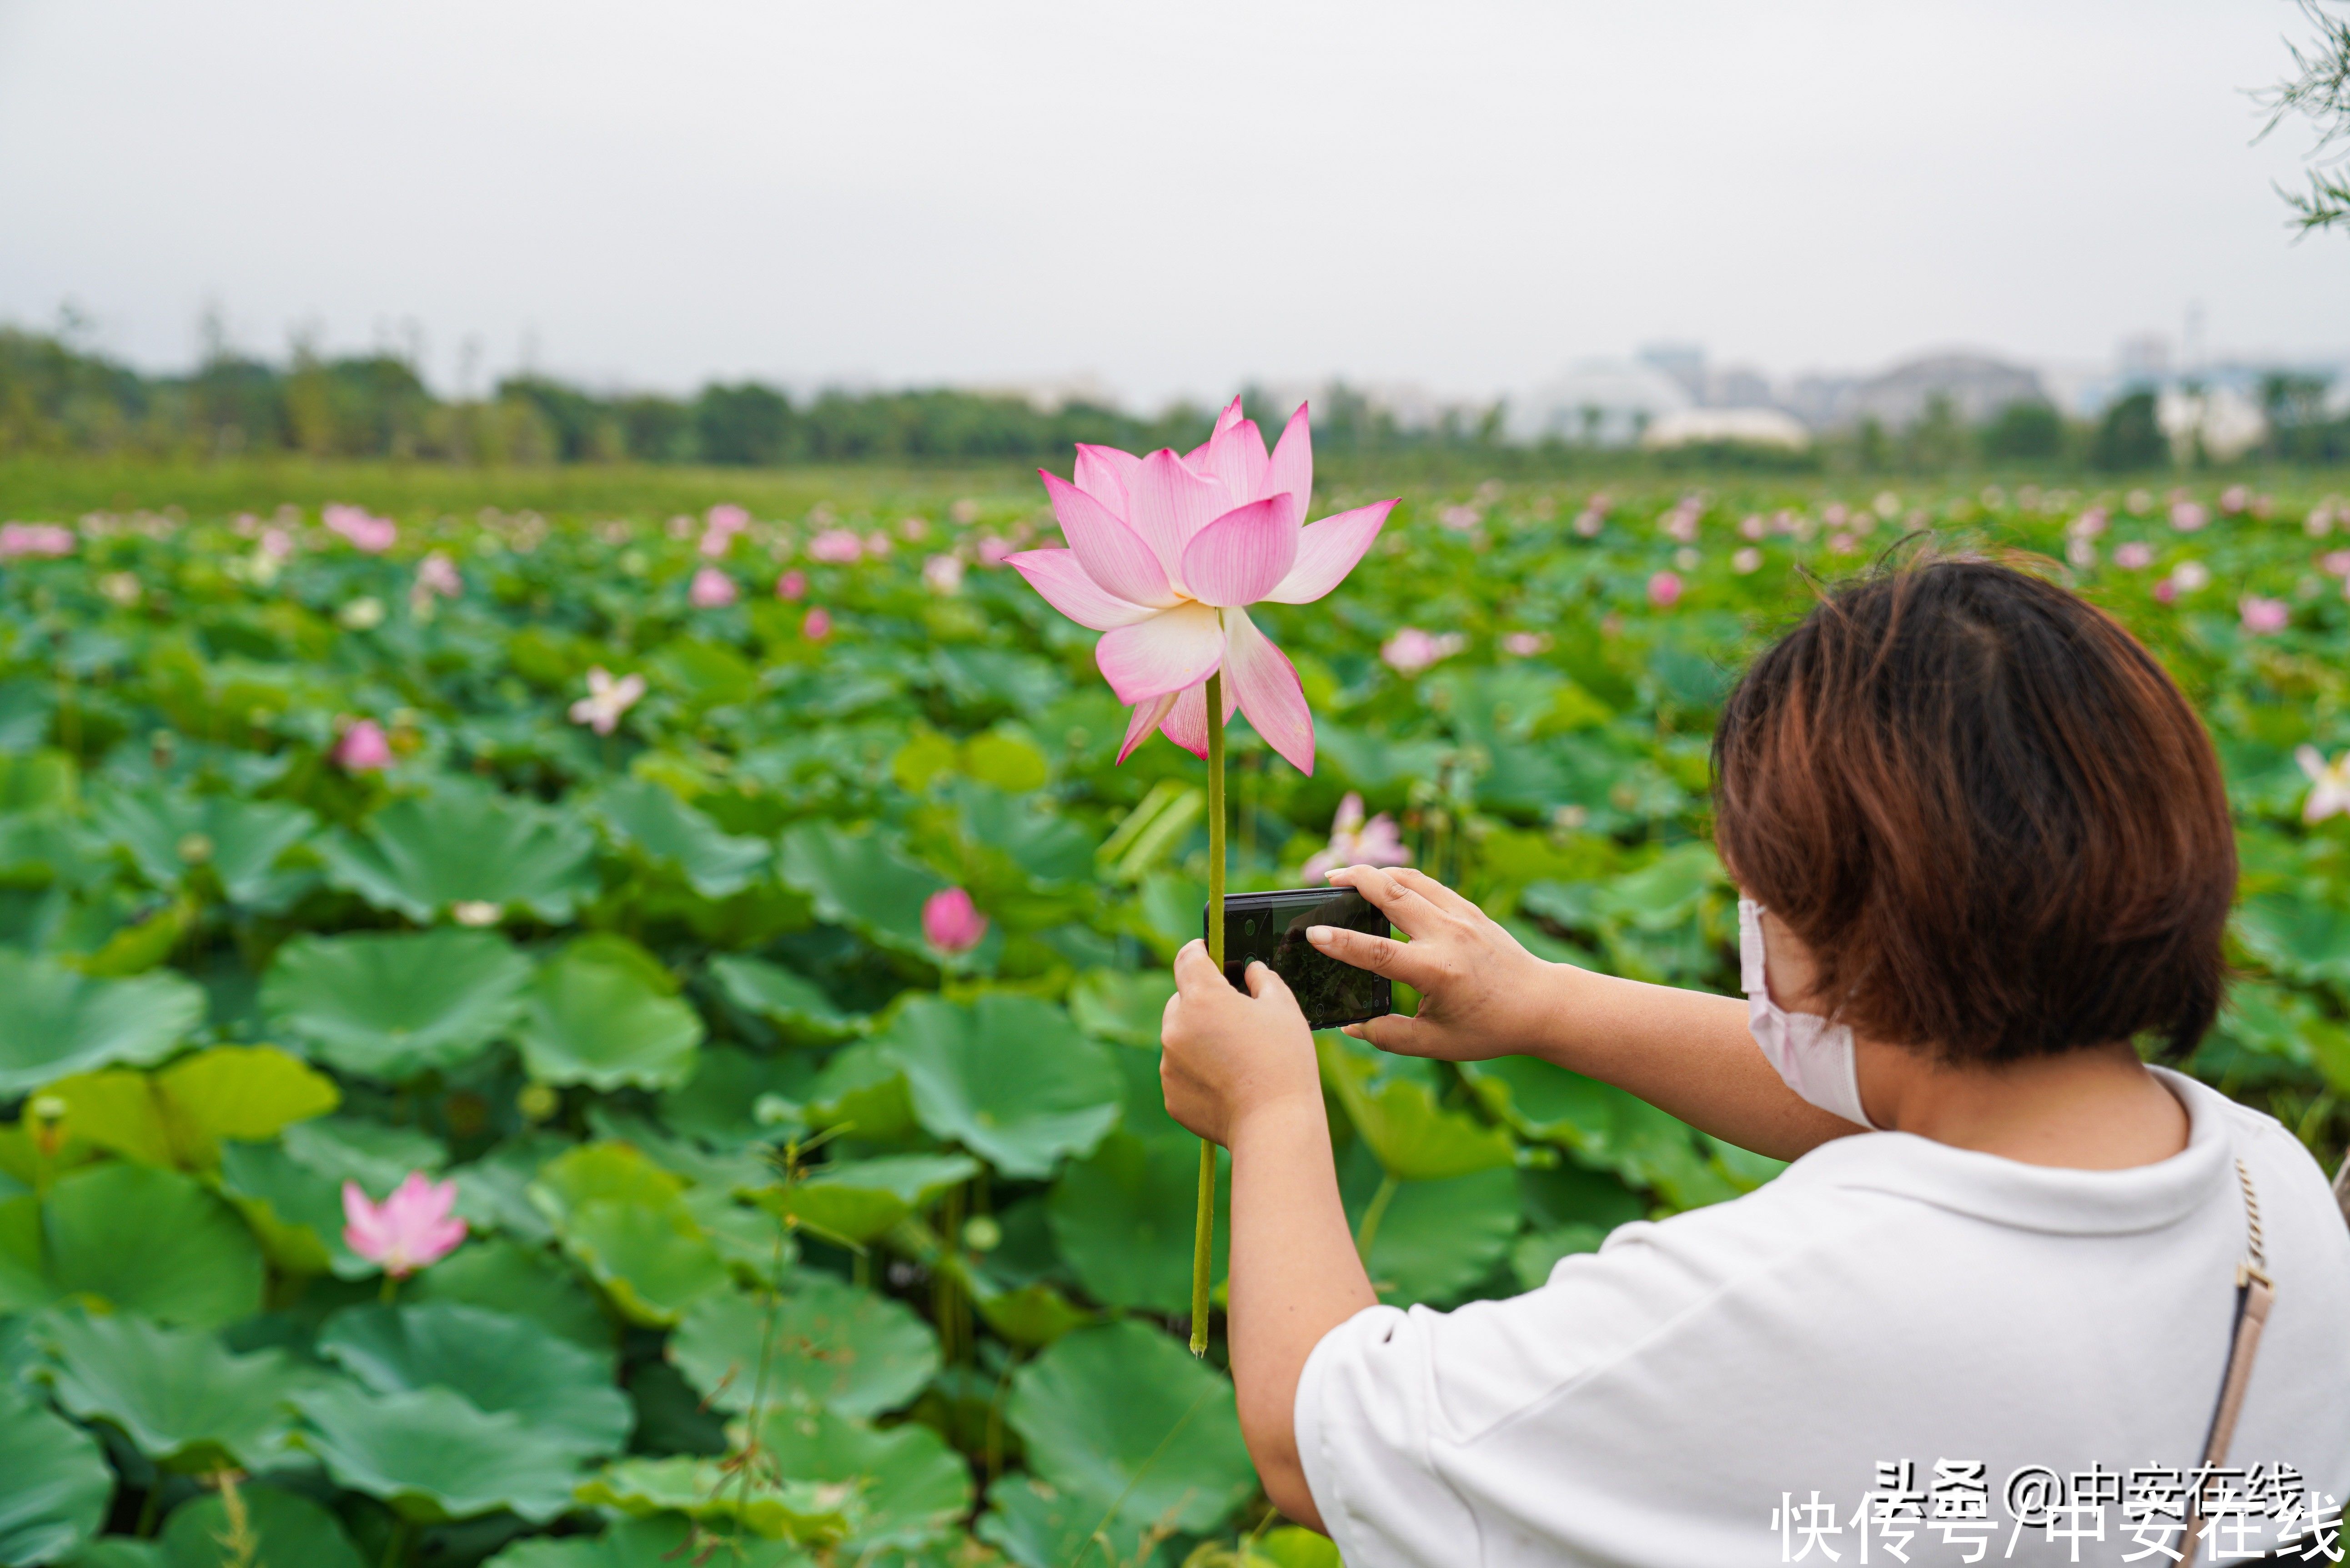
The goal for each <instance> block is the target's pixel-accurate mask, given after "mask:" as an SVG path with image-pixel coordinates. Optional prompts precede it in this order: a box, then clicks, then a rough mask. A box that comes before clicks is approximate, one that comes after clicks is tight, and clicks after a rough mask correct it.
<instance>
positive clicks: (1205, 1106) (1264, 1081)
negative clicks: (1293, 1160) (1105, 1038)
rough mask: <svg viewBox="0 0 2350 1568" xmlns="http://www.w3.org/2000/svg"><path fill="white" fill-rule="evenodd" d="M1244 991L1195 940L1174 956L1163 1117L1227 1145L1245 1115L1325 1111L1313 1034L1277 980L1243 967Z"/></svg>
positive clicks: (1162, 1073)
mask: <svg viewBox="0 0 2350 1568" xmlns="http://www.w3.org/2000/svg"><path fill="white" fill-rule="evenodd" d="M1248 982H1249V994H1247V995H1245V996H1243V995H1242V994H1241V993H1240V992H1237V991H1235V990H1233V989H1232V982H1231V981H1228V980H1226V979H1225V978H1224V976H1223V971H1221V970H1219V969H1218V968H1217V967H1216V965H1215V963H1214V962H1213V961H1211V960H1210V959H1209V957H1208V945H1207V944H1206V943H1205V942H1199V941H1194V942H1191V943H1188V944H1186V945H1185V947H1184V949H1183V950H1182V951H1181V952H1180V953H1177V954H1176V955H1175V994H1174V995H1173V996H1170V997H1169V998H1168V999H1167V1012H1166V1014H1165V1016H1164V1017H1163V1018H1162V1019H1161V1020H1160V1023H1159V1046H1160V1053H1159V1088H1160V1090H1161V1091H1162V1092H1163V1093H1164V1094H1165V1096H1166V1097H1167V1114H1168V1115H1169V1116H1173V1117H1174V1118H1175V1119H1176V1120H1177V1121H1179V1122H1180V1123H1181V1124H1182V1125H1183V1126H1184V1127H1188V1128H1190V1129H1191V1131H1193V1132H1195V1133H1197V1134H1199V1135H1200V1136H1201V1137H1203V1138H1207V1139H1209V1140H1211V1142H1215V1143H1220V1144H1222V1145H1224V1146H1225V1147H1231V1146H1232V1139H1233V1137H1234V1136H1235V1134H1236V1133H1237V1132H1238V1131H1239V1129H1240V1127H1242V1125H1243V1123H1245V1122H1246V1121H1247V1120H1248V1119H1249V1118H1250V1117H1252V1116H1256V1115H1257V1114H1259V1113H1261V1112H1263V1111H1264V1110H1266V1109H1269V1108H1275V1107H1279V1106H1285V1105H1295V1104H1310V1105H1311V1106H1312V1107H1313V1110H1314V1114H1315V1116H1320V1115H1321V1114H1322V1078H1321V1073H1320V1069H1319V1068H1317V1067H1316V1066H1315V1060H1314V1033H1313V1031H1312V1030H1310V1029H1308V1028H1306V1026H1305V1013H1304V1012H1302V1011H1300V1010H1299V1008H1298V1005H1297V999H1296V998H1295V996H1292V995H1291V994H1290V992H1289V987H1288V986H1287V985H1285V984H1284V983H1283V982H1282V979H1281V977H1280V976H1279V975H1277V974H1275V973H1274V972H1273V971H1271V970H1270V969H1267V968H1266V967H1265V966H1264V965H1263V964H1261V963H1252V964H1250V965H1249V967H1248Z"/></svg>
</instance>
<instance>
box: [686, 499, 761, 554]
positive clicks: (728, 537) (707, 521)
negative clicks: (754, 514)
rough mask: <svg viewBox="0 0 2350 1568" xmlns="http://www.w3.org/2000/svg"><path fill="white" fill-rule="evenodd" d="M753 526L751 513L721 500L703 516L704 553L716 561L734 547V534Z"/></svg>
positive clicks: (700, 546) (702, 546)
mask: <svg viewBox="0 0 2350 1568" xmlns="http://www.w3.org/2000/svg"><path fill="white" fill-rule="evenodd" d="M750 526H751V514H749V513H748V512H745V511H743V508H741V507H740V506H737V505H734V504H733V503H731V502H724V501H722V502H720V503H719V504H717V505H715V506H713V507H712V508H711V509H710V510H709V511H708V512H707V513H706V514H703V516H702V543H701V545H699V546H698V547H699V548H700V549H701V551H702V554H703V555H704V556H708V557H709V558H710V559H712V560H713V561H715V560H717V559H718V558H719V557H721V556H724V555H725V554H726V552H727V551H728V550H729V549H731V548H733V544H734V535H737V534H740V533H742V532H743V530H744V529H746V528H748V527H750Z"/></svg>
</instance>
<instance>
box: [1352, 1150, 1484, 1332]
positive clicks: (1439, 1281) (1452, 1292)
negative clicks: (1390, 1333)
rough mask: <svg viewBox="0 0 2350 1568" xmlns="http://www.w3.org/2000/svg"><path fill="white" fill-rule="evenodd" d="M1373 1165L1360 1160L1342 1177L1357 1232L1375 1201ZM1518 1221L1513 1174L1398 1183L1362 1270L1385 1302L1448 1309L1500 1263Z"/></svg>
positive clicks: (1367, 1160)
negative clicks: (1441, 1306)
mask: <svg viewBox="0 0 2350 1568" xmlns="http://www.w3.org/2000/svg"><path fill="white" fill-rule="evenodd" d="M1376 1173H1377V1166H1376V1165H1375V1164H1374V1162H1372V1161H1371V1160H1369V1159H1367V1158H1364V1159H1360V1160H1357V1161H1352V1162H1348V1168H1347V1170H1346V1172H1345V1174H1346V1175H1347V1180H1346V1181H1345V1182H1344V1183H1343V1184H1342V1185H1343V1187H1344V1189H1345V1191H1346V1195H1347V1220H1348V1221H1349V1222H1350V1223H1352V1224H1353V1225H1354V1226H1355V1227H1356V1229H1357V1231H1358V1232H1359V1231H1361V1230H1362V1228H1363V1225H1364V1221H1365V1219H1366V1217H1367V1214H1368V1212H1369V1210H1370V1205H1371V1204H1372V1203H1373V1202H1374V1201H1376V1200H1377V1189H1378V1186H1379V1182H1378V1181H1377V1180H1376V1179H1374V1178H1375V1176H1376ZM1521 1223H1523V1213H1522V1211H1521V1210H1520V1209H1519V1207H1518V1182H1517V1173H1516V1172H1515V1171H1512V1170H1480V1171H1475V1172H1472V1173H1471V1174H1470V1175H1467V1176H1455V1177H1450V1178H1447V1179H1443V1180H1440V1181H1406V1182H1400V1183H1398V1184H1397V1185H1396V1186H1395V1188H1394V1189H1393V1190H1392V1191H1391V1192H1389V1193H1388V1200H1387V1202H1386V1204H1385V1205H1384V1206H1383V1208H1382V1211H1381V1213H1380V1216H1379V1222H1378V1230H1377V1231H1376V1233H1375V1234H1374V1235H1373V1236H1372V1238H1371V1248H1370V1256H1369V1257H1368V1258H1367V1260H1365V1265H1364V1266H1365V1267H1366V1268H1367V1270H1368V1271H1369V1272H1370V1276H1371V1283H1372V1285H1373V1286H1374V1287H1376V1288H1377V1289H1378V1293H1379V1294H1380V1297H1381V1298H1382V1299H1383V1300H1388V1301H1395V1302H1405V1303H1409V1302H1427V1303H1431V1304H1434V1305H1445V1304H1449V1303H1452V1302H1455V1301H1458V1300H1459V1299H1460V1298H1461V1295H1462V1294H1463V1293H1465V1292H1467V1291H1469V1290H1470V1289H1471V1288H1472V1287H1473V1286H1476V1285H1478V1284H1480V1283H1482V1282H1484V1281H1485V1280H1486V1279H1487V1278H1488V1277H1489V1276H1490V1275H1492V1272H1494V1270H1495V1269H1497V1268H1498V1267H1499V1266H1500V1265H1501V1262H1502V1259H1503V1254H1504V1253H1505V1252H1506V1251H1508V1250H1509V1245H1510V1238H1511V1237H1513V1236H1514V1235H1515V1234H1517V1231H1518V1227H1519V1226H1520V1224H1521Z"/></svg>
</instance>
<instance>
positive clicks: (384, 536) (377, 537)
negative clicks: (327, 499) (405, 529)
mask: <svg viewBox="0 0 2350 1568" xmlns="http://www.w3.org/2000/svg"><path fill="white" fill-rule="evenodd" d="M322 515H323V516H324V518H325V520H326V524H327V527H328V531H329V532H331V533H336V534H339V535H342V536H343V537H344V538H346V539H348V540H349V541H350V543H351V545H352V546H353V547H354V548H356V549H360V550H364V551H366V552H367V553H368V554H369V555H370V556H380V555H381V554H383V552H385V551H386V550H389V549H390V548H391V547H392V545H395V544H397V543H399V541H400V525H399V524H396V523H394V522H393V521H392V520H391V519H390V518H389V517H376V516H371V515H369V513H368V510H367V508H366V507H364V506H339V505H335V506H328V508H327V509H326V511H325V513H324V514H322Z"/></svg>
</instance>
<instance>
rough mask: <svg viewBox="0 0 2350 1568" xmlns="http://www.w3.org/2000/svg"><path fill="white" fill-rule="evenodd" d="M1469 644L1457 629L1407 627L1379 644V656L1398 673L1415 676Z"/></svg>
mask: <svg viewBox="0 0 2350 1568" xmlns="http://www.w3.org/2000/svg"><path fill="white" fill-rule="evenodd" d="M1468 646H1469V639H1467V638H1465V637H1463V636H1461V634H1460V633H1459V632H1457V631H1448V632H1443V633H1437V632H1432V631H1422V630H1420V628H1418V627H1416V626H1407V627H1404V628H1400V629H1399V630H1398V631H1397V632H1396V634H1395V635H1394V636H1393V637H1390V638H1388V639H1387V641H1385V642H1383V643H1381V644H1380V645H1379V658H1380V659H1381V660H1382V661H1383V662H1385V663H1386V665H1387V666H1388V669H1390V670H1394V671H1396V673H1398V674H1399V675H1417V674H1419V672H1420V671H1421V670H1426V669H1427V668H1428V667H1429V666H1430V665H1432V664H1437V663H1440V662H1442V661H1443V660H1445V659H1450V658H1451V657H1452V656H1453V655H1454V654H1456V653H1458V652H1460V651H1461V649H1464V648H1466V647H1468Z"/></svg>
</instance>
